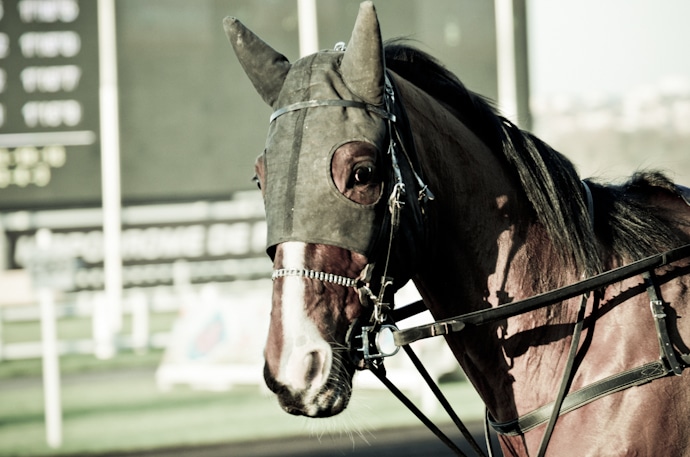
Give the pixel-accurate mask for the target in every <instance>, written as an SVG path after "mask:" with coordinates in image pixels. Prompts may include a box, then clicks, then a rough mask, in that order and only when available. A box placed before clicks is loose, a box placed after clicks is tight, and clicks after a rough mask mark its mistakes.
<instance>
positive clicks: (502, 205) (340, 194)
mask: <svg viewBox="0 0 690 457" xmlns="http://www.w3.org/2000/svg"><path fill="white" fill-rule="evenodd" d="M224 28H225V32H226V35H227V37H228V39H229V41H230V43H231V44H232V46H233V49H234V51H235V54H236V55H237V58H238V60H239V62H240V63H241V65H242V67H243V69H244V70H245V73H246V74H247V75H248V77H249V79H250V81H251V82H252V84H253V85H254V87H255V88H256V90H257V92H258V93H259V95H260V96H261V97H262V98H263V100H264V101H265V102H266V103H267V104H268V105H269V106H270V107H271V108H272V109H273V110H274V111H273V114H272V116H271V118H270V122H269V127H268V136H267V140H266V148H265V150H264V151H263V152H262V153H261V154H260V155H259V157H258V158H257V160H256V165H255V178H254V179H255V181H256V182H257V185H258V186H259V188H260V189H261V192H262V194H263V198H264V204H265V210H266V218H267V226H268V234H267V246H268V248H267V253H268V255H269V256H270V257H271V259H272V261H273V267H274V272H273V295H272V297H273V298H272V309H271V313H270V325H269V332H268V339H267V342H266V346H265V353H264V355H265V368H264V378H265V382H266V384H267V386H268V387H269V388H270V389H271V390H272V391H273V392H274V393H275V394H276V396H277V399H278V401H279V403H280V405H281V407H282V408H283V409H284V410H285V411H286V412H288V413H290V414H293V415H303V416H308V417H314V418H316V417H327V416H332V415H336V414H338V413H340V412H341V411H343V410H344V409H345V408H346V407H347V405H348V401H349V398H350V395H351V392H352V379H353V376H354V374H355V372H356V371H357V370H358V369H362V368H366V367H367V365H369V363H368V361H367V357H362V354H361V352H360V353H358V354H354V355H353V352H357V351H353V350H351V347H352V344H351V340H352V338H353V337H352V333H353V327H356V326H357V325H359V328H361V327H363V326H365V325H366V324H369V323H372V322H373V323H374V325H375V326H378V327H383V326H385V324H386V322H389V321H387V320H386V319H387V316H388V315H390V313H391V308H393V306H394V303H393V298H392V295H393V293H394V292H395V291H396V290H397V289H398V288H400V287H402V286H403V285H404V284H405V283H407V282H408V281H409V280H412V281H413V282H414V284H415V286H416V287H417V289H418V290H419V293H420V295H421V297H422V300H423V303H424V305H425V307H426V308H428V310H429V311H430V312H431V314H432V316H433V317H434V319H437V320H439V322H441V323H442V324H443V325H436V326H435V327H434V328H435V329H436V333H437V334H438V333H440V334H442V335H443V336H444V337H445V339H446V342H447V344H448V346H449V347H450V349H451V350H452V352H453V354H454V356H455V358H456V359H457V361H458V363H459V365H460V366H461V367H462V369H463V371H464V373H465V374H466V376H467V377H468V379H469V380H470V382H471V383H472V385H473V387H474V388H475V389H476V391H477V392H478V394H479V395H480V397H481V398H482V400H483V402H484V403H485V405H486V408H487V415H488V417H489V419H490V421H491V423H492V425H494V428H495V429H496V430H498V432H499V442H500V446H501V449H502V451H503V453H504V454H505V455H511V456H527V455H537V454H539V455H545V453H546V452H548V455H554V456H659V455H664V456H690V414H688V411H689V409H690V402H689V400H690V398H688V397H689V396H690V388H689V387H690V386H689V385H688V384H689V383H690V376H689V375H688V374H687V372H685V371H684V369H685V368H686V367H687V366H688V362H690V357H688V356H687V353H688V347H687V344H688V343H687V342H688V340H689V339H690V320H688V319H687V318H684V317H685V316H687V314H688V312H689V311H690V309H689V308H688V305H689V304H690V260H688V258H687V255H683V256H676V257H668V258H667V257H664V259H665V261H664V262H662V263H655V264H654V265H653V266H651V267H649V268H648V270H649V271H645V272H644V274H642V273H639V274H638V273H635V274H632V275H631V274H629V275H627V276H625V277H622V279H620V278H619V279H617V280H615V281H607V283H606V284H603V285H602V284H599V285H597V287H596V288H595V289H592V290H589V291H587V292H586V293H579V292H578V295H577V296H572V294H570V295H564V296H565V297H566V298H562V299H559V301H557V302H555V303H550V304H548V305H546V306H541V307H536V308H534V309H530V310H528V311H527V312H524V313H519V314H516V315H513V314H510V315H502V317H500V318H498V319H495V320H492V321H491V322H489V323H487V324H485V325H463V326H462V327H463V329H462V331H453V329H449V328H448V327H449V325H448V323H449V322H453V321H452V318H453V317H454V316H457V315H459V314H462V313H469V314H477V313H482V312H493V311H498V312H500V311H501V310H503V309H510V308H509V307H510V306H511V304H515V303H522V302H524V301H525V300H530V299H531V298H533V297H539V296H540V295H543V294H548V293H549V291H552V290H558V289H559V288H564V287H568V285H571V284H576V283H578V282H579V281H582V280H583V279H584V280H586V279H587V278H596V277H598V276H597V275H601V274H605V273H606V272H610V271H616V270H617V269H621V268H625V267H626V266H629V265H631V264H633V263H634V262H637V261H639V260H640V259H645V258H648V257H649V256H653V255H656V254H658V253H660V252H664V251H668V250H671V249H675V248H678V247H682V246H685V245H687V244H688V243H690V190H688V189H687V188H685V187H683V186H680V185H678V184H675V183H673V182H672V181H671V180H670V179H669V178H668V177H667V176H665V175H664V174H662V173H660V172H657V171H644V172H637V173H636V174H634V175H633V176H631V177H630V179H629V180H628V181H626V182H624V183H605V182H602V181H598V180H596V179H585V180H582V179H581V178H580V176H579V175H578V173H577V170H576V169H575V167H574V165H573V164H572V162H571V161H569V160H568V159H567V158H566V157H565V156H564V155H563V154H561V153H559V152H557V151H555V150H554V149H552V148H551V147H550V146H548V145H547V144H546V143H544V142H542V141H541V140H539V139H538V138H537V137H535V136H534V135H532V134H530V133H528V132H526V131H522V130H520V129H519V128H518V127H517V126H516V125H515V124H514V123H512V122H510V121H509V120H507V119H506V118H504V117H503V116H501V115H500V113H499V112H498V110H497V109H496V108H495V107H494V106H493V105H492V104H491V102H489V101H488V100H487V99H485V98H484V97H482V96H480V95H478V94H475V93H473V92H472V91H470V90H469V89H467V88H466V87H465V86H464V85H463V84H462V82H461V81H460V80H459V79H458V78H457V77H456V76H455V75H454V74H452V73H451V72H450V71H448V70H447V69H445V67H443V65H442V64H440V63H439V62H438V61H437V60H435V59H434V58H433V57H431V56H430V55H428V54H427V53H424V52H422V51H420V50H418V49H416V48H414V47H412V46H410V45H408V44H407V43H406V42H405V41H400V40H394V41H391V42H386V43H384V42H383V41H382V39H381V32H380V26H379V22H378V18H377V15H376V11H375V8H374V6H373V4H372V3H371V2H364V3H362V4H361V5H360V10H359V12H358V15H357V18H356V20H355V25H354V29H353V32H352V36H351V39H350V41H349V43H348V44H347V46H340V47H338V48H337V49H334V50H324V51H320V52H317V53H315V54H312V55H310V56H307V57H304V58H301V59H299V60H297V61H295V62H290V61H289V60H288V59H287V58H286V57H285V56H283V55H282V54H280V53H279V52H277V51H276V50H274V49H273V48H272V47H271V46H270V45H268V44H267V43H265V42H264V41H262V40H261V39H260V38H259V37H258V36H257V35H255V34H254V33H253V32H251V31H250V30H249V29H248V28H247V27H246V26H244V25H243V24H242V23H241V22H240V21H239V20H237V19H235V18H232V17H229V18H226V19H225V20H224ZM650 304H651V308H650ZM650 309H651V311H650ZM358 323H359V324H358ZM378 324H381V325H378ZM392 331H393V332H394V333H395V331H396V328H395V327H392ZM354 333H355V335H360V333H359V330H354ZM432 333H433V332H432ZM361 335H365V333H361ZM355 338H357V336H355ZM662 343H663V344H662ZM364 346H367V345H366V344H364ZM367 349H368V347H367ZM358 350H359V351H363V350H364V349H361V348H360V349H358ZM373 351H374V352H375V351H376V347H373ZM660 360H661V361H660ZM650 363H653V364H654V365H653V367H654V368H653V369H652V368H650V367H651V366H652V365H650ZM670 365H673V366H672V367H670ZM638 367H642V368H639V369H638ZM650 370H651V371H654V370H656V371H658V373H656V374H655V375H654V376H651V377H650V376H649V372H650ZM659 370H660V371H659ZM633 372H635V373H637V372H640V373H642V374H641V375H639V376H641V377H640V378H634V379H633V381H631V382H629V383H628V384H627V385H625V386H624V387H620V386H614V387H611V386H610V384H611V383H613V381H611V380H612V379H614V380H617V379H619V378H620V376H623V377H626V376H627V377H630V376H633V375H632V374H630V373H633ZM564 373H565V374H564ZM619 373H623V375H618V374H619ZM566 374H567V375H566ZM635 376H637V375H635ZM645 376H647V377H645ZM626 379H627V378H626ZM564 381H565V382H564ZM587 386H595V388H596V389H597V390H598V392H597V393H598V395H597V396H596V398H588V400H587V401H586V402H580V404H578V407H576V408H569V409H568V410H567V411H558V413H559V414H556V416H559V417H557V419H558V420H557V421H551V422H549V423H548V424H547V423H546V422H544V421H542V422H539V423H537V424H536V425H534V426H533V427H531V428H528V427H524V421H522V422H521V421H520V418H525V417H529V416H530V414H532V415H533V413H535V412H537V411H540V410H543V408H544V407H545V405H549V404H553V403H554V402H556V400H558V398H559V391H561V390H562V391H563V392H562V395H560V399H561V400H563V395H567V394H568V392H570V393H571V394H572V393H573V392H578V391H583V389H584V391H587V390H588V387H587ZM602 386H603V387H602ZM589 390H590V391H591V390H592V388H589ZM561 403H562V401H561ZM566 403H567V398H566ZM559 409H560V408H559ZM549 427H551V430H549ZM547 434H548V437H547V436H546V435H547Z"/></svg>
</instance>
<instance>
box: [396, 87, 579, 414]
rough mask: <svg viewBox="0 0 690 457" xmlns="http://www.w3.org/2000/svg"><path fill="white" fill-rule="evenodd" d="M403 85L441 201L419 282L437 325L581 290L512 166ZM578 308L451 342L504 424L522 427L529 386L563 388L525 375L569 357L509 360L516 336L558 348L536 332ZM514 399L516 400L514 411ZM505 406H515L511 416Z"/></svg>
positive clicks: (423, 160) (534, 353) (527, 355)
mask: <svg viewBox="0 0 690 457" xmlns="http://www.w3.org/2000/svg"><path fill="white" fill-rule="evenodd" d="M399 85H400V87H401V92H402V99H403V100H407V101H408V102H407V103H406V108H407V112H408V116H409V119H410V124H411V129H412V131H413V134H414V137H415V143H416V146H417V149H418V154H419V160H420V165H421V167H422V171H423V173H424V175H425V179H426V181H427V183H428V184H429V186H430V188H431V190H432V191H433V193H434V194H435V196H436V199H435V200H434V201H433V202H432V203H431V204H430V205H429V209H428V224H429V225H428V229H429V230H430V233H431V236H430V237H428V238H429V239H430V240H431V241H430V242H429V244H428V246H425V249H423V250H422V251H423V252H426V253H427V255H426V257H425V258H424V259H423V260H422V261H421V265H419V266H418V268H417V273H416V275H415V276H414V281H415V284H416V285H417V288H418V289H419V291H420V293H421V295H422V296H423V298H424V299H425V302H426V303H427V306H428V307H429V309H430V310H431V312H432V314H433V315H434V317H435V318H437V319H441V318H447V317H451V316H455V315H459V314H463V313H466V312H469V311H474V310H477V309H482V308H488V307H495V306H499V305H501V304H505V303H507V302H510V301H515V300H520V299H522V298H526V297H529V296H532V295H535V294H537V293H540V292H544V291H546V290H550V289H553V288H555V287H558V286H561V285H563V284H566V283H568V282H572V281H573V280H575V279H576V278H574V273H570V272H568V271H567V270H566V269H564V268H559V264H560V262H561V261H560V260H559V259H558V256H557V254H556V252H555V249H554V248H553V244H552V243H551V241H550V240H549V238H548V237H547V236H546V234H545V231H544V229H543V227H542V226H541V225H540V224H539V223H537V222H536V221H535V218H534V216H533V215H532V212H531V211H530V210H529V209H528V202H526V201H524V196H523V194H522V192H521V191H520V189H519V187H518V186H519V184H518V183H515V182H514V180H513V178H511V176H510V174H509V173H508V172H507V171H506V165H505V164H504V162H502V160H501V159H499V158H498V157H496V154H494V153H493V152H492V151H491V150H489V148H488V147H487V146H486V145H484V144H483V143H482V142H481V141H480V140H479V139H478V137H477V136H476V135H475V134H474V133H472V132H471V131H470V130H469V129H468V128H467V127H466V126H464V125H463V124H462V123H461V122H460V121H459V120H458V119H457V117H455V116H454V115H453V114H452V112H451V111H449V110H448V109H446V108H445V107H443V106H442V105H440V104H439V103H438V102H436V101H434V100H433V99H431V98H430V97H428V96H427V95H426V94H424V93H422V92H420V91H418V90H416V89H415V88H414V87H413V86H411V85H409V84H405V83H404V82H401V83H400V84H399ZM430 126H433V128H431V127H430ZM535 272H538V273H539V274H538V275H537V274H536V273H535ZM544 272H547V273H549V274H546V275H544ZM556 272H560V273H556ZM574 306H575V305H574V304H573V311H572V312H565V313H563V314H560V315H551V313H549V312H548V310H545V311H543V312H533V313H530V314H529V315H525V316H519V317H516V318H511V319H510V320H509V321H508V322H504V323H500V324H496V325H487V326H482V327H479V328H476V329H471V330H468V331H465V332H463V334H461V335H453V336H451V337H449V338H448V343H449V346H450V348H451V350H452V351H453V352H454V354H455V356H456V358H457V359H458V361H459V362H460V364H461V365H462V366H463V368H464V370H465V372H466V374H467V375H468V377H469V378H470V380H471V381H472V382H473V383H474V385H475V387H476V388H477V390H478V391H479V393H480V395H482V397H483V398H484V401H485V402H486V403H487V405H488V406H489V409H490V410H491V411H492V413H494V414H495V415H496V416H497V417H499V418H500V417H501V416H504V417H511V418H512V417H515V411H514V407H513V406H512V405H514V403H515V402H516V401H517V400H516V399H515V398H514V397H515V396H516V395H517V393H516V392H515V389H519V385H522V384H524V385H525V387H526V391H525V394H527V395H529V393H528V392H527V390H528V389H527V385H528V384H529V382H534V383H539V384H536V385H545V384H548V383H551V382H553V379H552V378H553V377H552V376H551V375H549V379H527V378H523V379H521V380H519V381H520V382H517V381H516V380H515V377H516V376H519V373H520V372H521V371H523V372H524V373H528V372H534V370H526V366H527V365H528V364H529V361H530V360H534V359H537V360H538V359H542V358H543V359H544V360H548V362H542V368H543V367H544V366H545V364H547V363H553V364H554V367H553V368H554V369H558V367H559V366H560V365H561V364H562V357H561V356H560V354H559V355H556V356H553V357H544V356H545V354H544V351H554V352H555V353H556V354H558V353H559V351H560V352H561V353H562V354H565V353H567V350H564V349H563V344H565V343H566V342H565V341H564V342H563V344H560V345H559V344H556V345H553V344H552V345H547V344H544V345H538V344H534V345H532V344H529V346H528V347H525V348H521V351H522V350H524V353H523V354H521V355H520V356H519V357H513V356H508V355H506V354H505V348H504V342H505V337H506V333H510V334H516V333H524V332H525V331H528V332H529V334H530V337H531V338H533V339H534V342H538V341H539V339H540V338H542V339H544V340H550V341H553V339H554V338H553V336H552V335H548V334H546V332H548V330H543V332H544V333H543V334H541V335H540V334H535V333H534V329H535V328H536V327H538V326H542V325H544V324H546V323H554V321H556V320H558V321H560V320H563V321H568V320H569V319H570V318H571V316H572V315H574V314H575V308H574ZM558 323H560V322H558ZM549 327H552V326H549ZM557 328H561V327H557ZM560 339H561V340H564V338H562V337H561V338H560ZM565 339H567V338H565ZM555 346H558V347H555ZM523 366H524V368H525V369H524V370H522V367H523ZM539 373H542V374H543V373H552V371H551V370H550V369H544V370H539ZM501 389H504V391H501ZM532 390H534V389H532ZM506 398H510V399H511V400H510V401H504V400H505V399H506ZM539 401H540V400H539V399H530V400H527V402H528V403H538V402H539ZM501 405H503V406H505V405H511V406H510V407H509V408H508V410H505V411H501V407H502V406H501Z"/></svg>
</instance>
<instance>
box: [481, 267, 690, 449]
mask: <svg viewBox="0 0 690 457" xmlns="http://www.w3.org/2000/svg"><path fill="white" fill-rule="evenodd" d="M642 277H643V278H644V280H645V284H646V286H647V294H648V295H649V302H650V309H651V312H652V317H653V318H654V325H655V327H656V333H657V340H658V342H659V360H657V361H655V362H650V363H647V364H645V365H642V366H640V367H636V368H633V369H630V370H627V371H624V372H622V373H618V374H615V375H612V376H609V377H607V378H604V379H602V380H600V381H598V382H595V383H594V384H591V385H589V386H586V387H583V388H582V389H579V390H577V391H575V392H573V393H571V394H570V395H568V396H567V397H565V398H564V399H562V398H561V395H562V392H559V396H558V398H561V400H562V401H561V403H559V401H558V398H557V400H556V401H555V402H554V403H549V404H547V405H544V406H542V407H541V408H538V409H536V410H534V411H532V412H531V413H528V414H525V415H524V416H521V417H519V418H518V419H515V420H512V421H508V422H502V423H498V422H495V421H493V420H492V419H491V418H489V422H490V423H491V426H492V427H493V428H494V430H496V431H497V432H498V433H501V434H504V435H511V436H514V435H519V434H523V433H525V432H527V431H529V430H531V429H533V428H535V427H537V426H539V425H541V424H543V423H544V422H546V421H547V420H548V419H549V418H551V419H552V420H553V417H554V416H555V415H556V414H558V415H562V414H565V413H568V412H570V411H574V410H576V409H578V408H580V407H582V406H584V405H586V404H588V403H591V402H593V401H594V400H597V399H599V398H602V397H605V396H606V395H609V394H611V393H614V392H619V391H622V390H625V389H628V388H630V387H634V386H639V385H642V384H646V383H648V382H650V381H653V380H655V379H659V378H663V377H666V376H669V375H672V374H675V375H676V376H680V375H681V374H682V373H683V370H684V369H685V368H687V365H682V364H681V362H680V361H679V360H678V357H677V356H676V352H675V350H674V348H673V344H672V343H671V338H670V337H669V334H668V325H667V322H666V313H665V312H664V302H663V300H662V299H661V294H660V292H659V287H658V285H657V282H656V281H655V278H656V276H655V274H654V272H653V271H645V272H643V273H642ZM579 322H580V321H578V323H579ZM550 432H551V430H547V435H550ZM542 442H544V441H542ZM540 451H541V449H540Z"/></svg>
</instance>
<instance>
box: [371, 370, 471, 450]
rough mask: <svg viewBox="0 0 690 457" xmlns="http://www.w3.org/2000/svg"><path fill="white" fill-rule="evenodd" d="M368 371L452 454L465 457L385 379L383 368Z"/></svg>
mask: <svg viewBox="0 0 690 457" xmlns="http://www.w3.org/2000/svg"><path fill="white" fill-rule="evenodd" d="M369 371H371V372H372V373H373V374H374V376H376V377H377V378H378V379H379V381H381V383H382V384H383V385H385V386H386V387H387V388H388V390H390V392H391V393H392V394H393V395H395V396H396V397H397V398H398V400H400V402H401V403H402V404H403V405H405V406H406V407H407V409H409V410H410V411H412V413H413V414H414V415H415V416H417V419H419V420H420V421H421V422H422V423H423V424H424V425H426V427H427V428H428V429H429V430H430V431H431V432H433V434H434V435H436V436H437V437H438V439H440V440H441V441H442V442H443V443H444V444H445V445H446V446H448V448H449V449H450V450H451V451H453V453H454V454H455V455H457V456H459V457H467V455H466V454H465V453H464V452H462V450H461V449H460V448H459V447H458V446H457V445H456V444H455V443H454V442H453V441H452V440H451V439H450V438H448V436H446V434H445V433H443V432H442V431H441V429H440V428H438V427H437V426H436V424H434V423H433V422H432V421H431V420H430V419H429V418H428V417H426V416H425V415H424V413H422V411H421V410H420V409H419V408H417V406H416V405H415V404H414V403H413V402H412V401H411V400H410V399H409V398H408V397H407V396H406V395H405V394H404V393H403V392H402V391H401V390H400V389H398V388H397V387H396V386H395V384H393V383H392V382H391V380H390V379H388V378H387V377H386V370H385V368H384V367H383V366H382V365H381V366H378V365H376V366H369Z"/></svg>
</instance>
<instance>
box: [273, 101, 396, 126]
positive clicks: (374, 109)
mask: <svg viewBox="0 0 690 457" xmlns="http://www.w3.org/2000/svg"><path fill="white" fill-rule="evenodd" d="M317 106H340V107H344V108H361V109H364V110H367V111H369V112H371V113H374V114H376V115H377V116H380V117H382V118H383V119H388V120H390V121H393V122H395V114H393V113H391V112H390V111H387V110H385V109H383V108H379V107H378V106H375V105H371V104H369V103H364V102H357V101H355V100H341V99H333V100H306V101H303V102H297V103H293V104H291V105H287V106H283V107H282V108H279V109H277V110H275V111H274V112H273V114H271V117H270V119H269V124H270V123H271V122H273V121H275V120H276V119H277V118H278V117H280V116H282V115H283V114H285V113H289V112H290V111H298V110H301V109H305V108H316V107H317Z"/></svg>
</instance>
